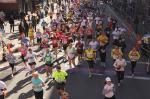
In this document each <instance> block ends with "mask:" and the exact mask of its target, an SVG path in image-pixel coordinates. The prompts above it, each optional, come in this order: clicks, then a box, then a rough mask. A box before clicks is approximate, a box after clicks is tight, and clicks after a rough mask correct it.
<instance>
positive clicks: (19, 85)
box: [7, 76, 32, 99]
mask: <svg viewBox="0 0 150 99" xmlns="http://www.w3.org/2000/svg"><path fill="white" fill-rule="evenodd" d="M31 78H32V76H29V77H27V78H25V79H23V80H21V81H19V82H17V83H16V86H15V87H14V88H13V89H12V90H11V91H9V92H8V94H7V97H9V96H10V95H12V94H14V93H17V91H19V90H20V89H22V88H24V87H25V86H27V85H29V84H30V83H31ZM24 99H27V98H24Z"/></svg>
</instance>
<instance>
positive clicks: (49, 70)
mask: <svg viewBox="0 0 150 99" xmlns="http://www.w3.org/2000/svg"><path fill="white" fill-rule="evenodd" d="M43 59H44V62H45V67H46V75H47V77H49V76H51V74H52V69H53V64H52V62H53V56H52V54H51V52H50V50H49V49H48V48H47V49H46V53H45V55H44V57H43Z"/></svg>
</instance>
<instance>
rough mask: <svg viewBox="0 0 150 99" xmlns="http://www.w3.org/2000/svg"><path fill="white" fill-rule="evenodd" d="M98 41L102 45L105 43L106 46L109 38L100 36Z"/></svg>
mask: <svg viewBox="0 0 150 99" xmlns="http://www.w3.org/2000/svg"><path fill="white" fill-rule="evenodd" d="M97 39H98V41H99V42H100V43H103V44H106V43H107V42H108V38H107V36H106V35H100V36H99V37H98V38H97Z"/></svg>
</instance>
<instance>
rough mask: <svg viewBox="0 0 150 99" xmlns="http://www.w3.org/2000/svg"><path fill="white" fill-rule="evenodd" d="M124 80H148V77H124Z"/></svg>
mask: <svg viewBox="0 0 150 99" xmlns="http://www.w3.org/2000/svg"><path fill="white" fill-rule="evenodd" d="M125 78H129V79H137V80H150V78H148V77H139V76H135V77H132V76H125Z"/></svg>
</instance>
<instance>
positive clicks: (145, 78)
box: [91, 73, 150, 80]
mask: <svg viewBox="0 0 150 99" xmlns="http://www.w3.org/2000/svg"><path fill="white" fill-rule="evenodd" d="M91 74H92V75H96V76H103V75H104V74H98V73H91ZM125 78H127V79H136V80H150V78H149V77H139V76H134V77H132V76H125Z"/></svg>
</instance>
